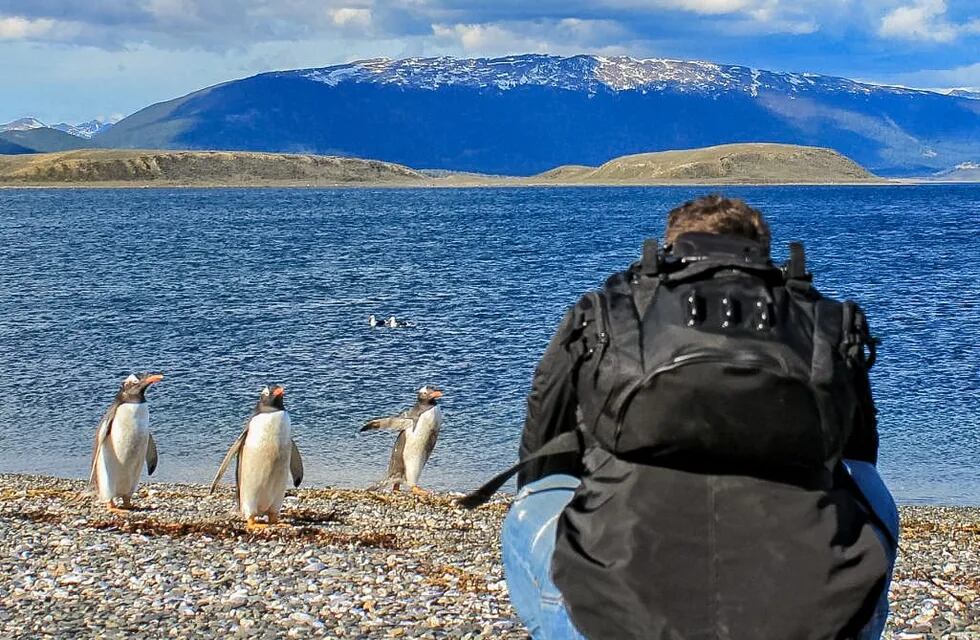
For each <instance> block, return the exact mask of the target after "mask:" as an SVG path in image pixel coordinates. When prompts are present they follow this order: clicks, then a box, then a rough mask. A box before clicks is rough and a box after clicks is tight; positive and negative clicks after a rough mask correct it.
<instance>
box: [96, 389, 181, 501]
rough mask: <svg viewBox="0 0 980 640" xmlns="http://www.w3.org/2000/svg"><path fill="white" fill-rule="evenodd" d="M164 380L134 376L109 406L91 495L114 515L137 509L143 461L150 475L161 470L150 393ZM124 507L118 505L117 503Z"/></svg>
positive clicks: (102, 423)
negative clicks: (135, 495) (148, 403)
mask: <svg viewBox="0 0 980 640" xmlns="http://www.w3.org/2000/svg"><path fill="white" fill-rule="evenodd" d="M161 380H163V375H162V374H159V373H148V374H138V375H137V374H130V375H129V376H128V377H127V378H126V379H125V380H123V382H122V385H121V386H120V387H119V392H118V393H116V397H115V399H114V400H113V401H112V404H111V405H109V409H108V410H107V411H106V412H105V415H104V416H103V417H102V420H101V421H100V422H99V428H98V429H97V430H96V432H95V443H94V445H93V447H92V464H91V467H90V471H89V479H88V482H89V492H90V493H94V494H95V495H97V496H98V499H99V500H100V501H102V502H104V503H105V505H106V508H108V509H109V511H111V512H113V513H121V512H124V511H129V510H131V509H132V508H133V504H132V498H133V493H135V492H136V486H137V485H138V484H139V480H140V472H141V471H142V467H143V461H144V460H145V461H146V471H147V474H148V475H153V472H154V471H155V470H156V468H157V446H156V443H155V442H154V441H153V436H152V435H150V413H149V409H148V408H147V406H146V390H147V389H148V388H149V386H150V385H152V384H155V383H157V382H159V381H161ZM117 499H118V500H120V502H121V505H120V506H119V507H117V506H116V505H115V501H116V500H117Z"/></svg>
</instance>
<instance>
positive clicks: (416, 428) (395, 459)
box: [361, 385, 442, 494]
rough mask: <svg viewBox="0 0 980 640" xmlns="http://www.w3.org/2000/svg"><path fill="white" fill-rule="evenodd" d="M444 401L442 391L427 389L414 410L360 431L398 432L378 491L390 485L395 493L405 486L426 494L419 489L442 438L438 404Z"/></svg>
mask: <svg viewBox="0 0 980 640" xmlns="http://www.w3.org/2000/svg"><path fill="white" fill-rule="evenodd" d="M441 397H442V391H441V390H439V389H438V388H436V387H433V386H429V385H426V386H424V387H422V388H421V389H419V390H418V392H417V394H416V401H415V404H414V405H413V406H412V407H411V408H409V409H406V410H405V411H402V412H401V413H399V414H398V415H395V416H389V417H387V418H375V419H374V420H371V421H369V422H368V423H367V424H365V425H364V426H363V427H361V431H362V432H364V431H375V430H379V429H385V430H388V431H398V438H397V439H396V440H395V447H394V448H393V449H392V451H391V458H390V460H389V461H388V472H387V474H386V476H385V479H384V480H382V481H381V482H379V483H377V484H376V485H375V488H380V487H383V486H385V485H389V484H390V485H391V488H392V491H398V490H399V489H400V488H401V485H402V483H406V484H408V486H409V487H410V489H411V491H412V493H417V494H424V493H426V492H425V491H424V490H423V489H421V488H420V487H419V486H418V481H419V476H420V475H421V474H422V468H423V467H424V466H425V463H426V462H428V460H429V456H430V455H431V454H432V449H434V448H435V446H436V440H437V439H438V437H439V429H440V427H441V426H442V410H441V409H440V408H439V405H438V404H437V403H436V400H438V399H439V398H441Z"/></svg>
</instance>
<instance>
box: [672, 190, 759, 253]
mask: <svg viewBox="0 0 980 640" xmlns="http://www.w3.org/2000/svg"><path fill="white" fill-rule="evenodd" d="M692 232H701V233H719V234H728V235H733V236H740V237H743V238H748V239H749V240H755V241H756V242H758V243H759V244H761V245H762V246H764V247H765V249H766V252H767V253H768V252H769V241H770V238H771V234H770V233H769V225H768V224H766V221H765V220H764V219H763V218H762V213H760V212H759V211H758V210H756V209H753V208H752V207H750V206H749V205H747V204H745V202H744V201H742V200H738V199H734V198H725V197H723V196H720V195H718V194H712V195H710V196H703V197H701V198H698V199H696V200H691V201H689V202H685V203H684V204H682V205H681V206H679V207H677V208H676V209H674V210H672V211H671V212H670V213H668V214H667V232H666V234H665V237H664V242H665V243H666V244H673V243H674V241H675V240H677V237H678V236H680V235H681V234H684V233H692Z"/></svg>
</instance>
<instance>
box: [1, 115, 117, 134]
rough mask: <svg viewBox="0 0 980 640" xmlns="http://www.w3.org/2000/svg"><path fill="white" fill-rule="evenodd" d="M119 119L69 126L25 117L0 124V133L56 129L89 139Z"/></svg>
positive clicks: (98, 119) (96, 120) (68, 124)
mask: <svg viewBox="0 0 980 640" xmlns="http://www.w3.org/2000/svg"><path fill="white" fill-rule="evenodd" d="M118 121H119V118H116V119H115V120H110V121H106V120H102V119H101V118H96V119H94V120H89V121H88V122H82V123H79V124H70V123H68V122H59V123H58V124H51V125H49V124H45V123H43V122H41V121H40V120H38V119H37V118H33V117H27V118H18V119H17V120H13V121H11V122H7V123H5V124H0V133H2V132H4V131H30V130H31V129H44V128H47V129H57V130H58V131H64V132H65V133H68V134H70V135H73V136H77V137H79V138H85V139H91V138H92V137H93V136H95V135H96V134H99V133H102V132H103V131H105V130H106V129H108V128H109V127H111V126H112V125H113V122H118Z"/></svg>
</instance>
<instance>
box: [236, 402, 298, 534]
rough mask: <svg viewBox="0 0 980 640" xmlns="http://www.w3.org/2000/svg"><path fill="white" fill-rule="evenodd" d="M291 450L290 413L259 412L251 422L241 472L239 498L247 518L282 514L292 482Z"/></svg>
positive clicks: (243, 452) (243, 446)
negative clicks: (287, 491) (267, 514)
mask: <svg viewBox="0 0 980 640" xmlns="http://www.w3.org/2000/svg"><path fill="white" fill-rule="evenodd" d="M291 450H292V433H291V430H290V424H289V414H288V413H287V412H285V411H275V412H272V413H260V414H257V415H255V416H254V417H253V418H252V420H251V421H250V422H249V424H248V435H246V436H245V443H244V444H243V445H242V451H241V457H240V459H239V469H238V499H239V505H240V507H241V510H242V513H243V514H244V515H245V516H255V515H262V514H266V513H269V512H270V511H272V512H275V513H277V514H278V513H279V509H280V508H281V507H282V501H283V498H284V497H285V495H286V486H287V485H288V482H289V457H290V453H291Z"/></svg>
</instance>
